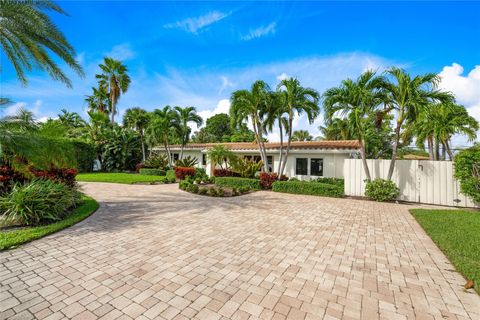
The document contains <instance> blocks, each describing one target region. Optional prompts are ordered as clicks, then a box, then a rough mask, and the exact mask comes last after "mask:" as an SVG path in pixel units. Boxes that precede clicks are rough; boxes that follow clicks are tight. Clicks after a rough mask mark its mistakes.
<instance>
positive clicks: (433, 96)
mask: <svg viewBox="0 0 480 320" xmlns="http://www.w3.org/2000/svg"><path fill="white" fill-rule="evenodd" d="M386 74H387V75H388V76H389V77H390V78H391V80H385V81H383V83H382V87H383V89H384V91H385V93H386V96H385V98H384V102H385V104H386V106H387V109H388V110H392V111H394V112H395V119H396V126H395V128H394V139H393V149H392V161H391V162H390V168H389V170H388V176H387V180H391V179H392V175H393V170H394V168H395V160H396V158H397V149H398V146H399V141H400V138H401V136H402V133H403V132H402V128H403V129H404V130H405V129H407V128H409V127H411V125H412V124H413V123H414V122H415V121H416V120H417V117H418V115H419V114H420V112H421V111H422V109H425V108H427V107H428V106H429V105H430V104H432V103H449V102H451V101H452V100H453V97H452V95H451V94H450V93H446V92H442V91H440V90H437V89H436V88H437V85H438V83H439V81H440V77H439V76H438V75H437V74H435V73H427V74H424V75H418V76H415V77H414V78H412V77H411V76H410V75H409V74H408V73H407V72H406V71H405V70H403V69H399V68H396V67H392V68H390V69H388V70H387V72H386Z"/></svg>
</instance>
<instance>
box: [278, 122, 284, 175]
mask: <svg viewBox="0 0 480 320" xmlns="http://www.w3.org/2000/svg"><path fill="white" fill-rule="evenodd" d="M278 126H279V129H280V155H279V157H278V170H277V172H278V179H279V180H280V176H281V175H280V168H281V166H282V160H283V126H282V121H281V118H278Z"/></svg>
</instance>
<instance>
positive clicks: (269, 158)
mask: <svg viewBox="0 0 480 320" xmlns="http://www.w3.org/2000/svg"><path fill="white" fill-rule="evenodd" d="M267 168H268V172H273V157H272V156H267Z"/></svg>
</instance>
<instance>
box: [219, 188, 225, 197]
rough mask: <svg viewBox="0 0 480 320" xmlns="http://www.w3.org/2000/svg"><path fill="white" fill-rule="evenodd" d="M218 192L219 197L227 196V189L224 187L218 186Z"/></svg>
mask: <svg viewBox="0 0 480 320" xmlns="http://www.w3.org/2000/svg"><path fill="white" fill-rule="evenodd" d="M217 194H218V196H219V197H223V196H225V190H224V189H223V188H218V189H217Z"/></svg>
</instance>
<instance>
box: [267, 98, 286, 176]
mask: <svg viewBox="0 0 480 320" xmlns="http://www.w3.org/2000/svg"><path fill="white" fill-rule="evenodd" d="M285 99H286V94H285V92H284V91H274V92H269V94H268V96H267V99H266V104H265V110H264V111H263V112H264V113H265V116H266V119H265V126H266V128H267V130H268V131H272V130H273V127H274V125H275V124H277V125H278V130H279V135H280V150H279V156H278V169H277V172H280V169H281V165H282V161H283V157H284V150H283V147H284V146H283V138H284V132H285V133H286V134H288V119H287V117H286V111H285V106H286V104H285ZM280 178H281V175H278V179H280Z"/></svg>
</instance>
